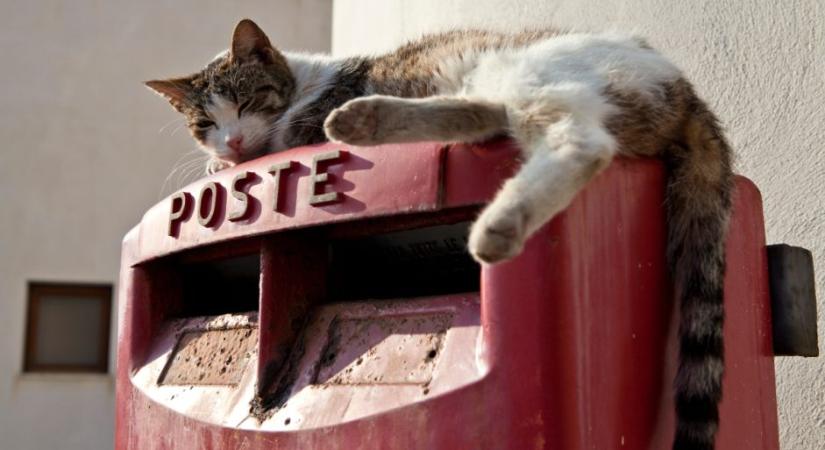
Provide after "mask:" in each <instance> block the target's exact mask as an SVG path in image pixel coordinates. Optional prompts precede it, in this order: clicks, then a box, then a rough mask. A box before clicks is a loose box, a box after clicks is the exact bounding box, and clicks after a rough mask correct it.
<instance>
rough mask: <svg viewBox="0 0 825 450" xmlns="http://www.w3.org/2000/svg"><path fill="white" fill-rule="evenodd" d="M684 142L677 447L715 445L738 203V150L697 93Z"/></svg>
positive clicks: (674, 259) (672, 166) (674, 252)
mask: <svg viewBox="0 0 825 450" xmlns="http://www.w3.org/2000/svg"><path fill="white" fill-rule="evenodd" d="M688 106H689V107H688V111H690V113H689V117H688V119H687V120H686V122H685V128H684V133H683V140H682V143H681V145H674V146H673V147H672V148H671V150H670V151H669V152H668V155H667V158H666V160H667V162H668V165H669V181H668V192H667V203H668V216H669V217H668V227H669V228H668V260H669V261H670V264H671V269H672V272H673V278H674V283H675V289H676V291H675V292H676V298H677V300H678V302H679V305H680V311H681V320H680V324H679V367H678V371H677V374H676V379H675V381H674V389H675V404H676V421H677V422H676V435H675V439H674V442H673V449H674V450H712V449H713V448H714V441H715V437H716V431H717V429H718V428H719V410H718V404H719V401H720V400H721V398H722V374H723V371H724V346H723V338H722V326H723V322H724V304H723V298H724V295H723V282H724V273H725V237H726V234H727V227H728V218H729V215H730V208H731V190H732V186H733V176H732V172H731V161H730V160H731V151H730V148H729V147H728V144H727V143H726V141H725V139H724V136H723V135H722V132H721V129H720V126H719V124H718V122H717V120H716V118H715V117H714V116H713V114H712V113H711V112H710V111H709V110H708V108H707V106H706V105H705V104H704V103H702V102H701V100H698V99H697V98H696V97H695V96H693V99H692V101H690V104H689V105H688Z"/></svg>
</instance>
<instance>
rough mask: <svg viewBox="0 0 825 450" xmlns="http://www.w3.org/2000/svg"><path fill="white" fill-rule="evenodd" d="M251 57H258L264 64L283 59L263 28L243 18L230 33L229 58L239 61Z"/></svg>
mask: <svg viewBox="0 0 825 450" xmlns="http://www.w3.org/2000/svg"><path fill="white" fill-rule="evenodd" d="M251 58H258V59H259V60H260V61H261V62H263V63H264V64H273V63H276V62H282V61H283V56H282V55H281V54H280V53H279V52H278V50H276V49H275V47H273V46H272V44H271V43H270V42H269V38H268V37H266V34H265V33H264V32H263V30H261V28H260V27H258V25H257V24H255V22H253V21H251V20H249V19H243V20H241V21H240V22H238V24H237V25H235V31H234V32H233V33H232V46H231V47H230V50H229V59H230V60H231V61H232V62H240V61H246V60H249V59H251Z"/></svg>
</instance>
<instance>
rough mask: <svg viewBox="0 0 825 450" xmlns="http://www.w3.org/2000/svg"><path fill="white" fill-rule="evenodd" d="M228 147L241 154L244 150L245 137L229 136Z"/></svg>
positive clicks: (227, 139) (227, 138)
mask: <svg viewBox="0 0 825 450" xmlns="http://www.w3.org/2000/svg"><path fill="white" fill-rule="evenodd" d="M226 146H227V147H229V148H230V149H232V151H233V152H235V153H241V150H242V149H243V136H241V135H237V136H227V137H226Z"/></svg>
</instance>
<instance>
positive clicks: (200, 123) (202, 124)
mask: <svg viewBox="0 0 825 450" xmlns="http://www.w3.org/2000/svg"><path fill="white" fill-rule="evenodd" d="M195 126H196V127H198V128H210V127H213V126H215V122H213V121H211V120H206V119H203V120H199V121H197V122H195Z"/></svg>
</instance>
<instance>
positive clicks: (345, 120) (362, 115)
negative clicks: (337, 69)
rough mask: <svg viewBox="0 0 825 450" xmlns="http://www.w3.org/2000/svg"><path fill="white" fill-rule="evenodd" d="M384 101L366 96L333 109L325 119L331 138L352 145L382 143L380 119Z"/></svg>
mask: <svg viewBox="0 0 825 450" xmlns="http://www.w3.org/2000/svg"><path fill="white" fill-rule="evenodd" d="M381 107H382V102H381V101H380V100H378V99H374V98H370V97H365V98H359V99H355V100H350V101H348V102H347V103H344V105H343V106H341V107H339V108H337V109H335V110H333V111H332V112H331V113H330V114H329V116H327V119H326V120H325V121H324V132H325V133H326V135H327V138H329V140H331V141H334V142H343V143H345V144H351V145H378V144H381V143H382V142H381V140H380V139H381V136H380V133H379V132H378V131H379V129H378V128H379V125H380V123H379V121H380V114H381V111H380V110H381Z"/></svg>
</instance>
